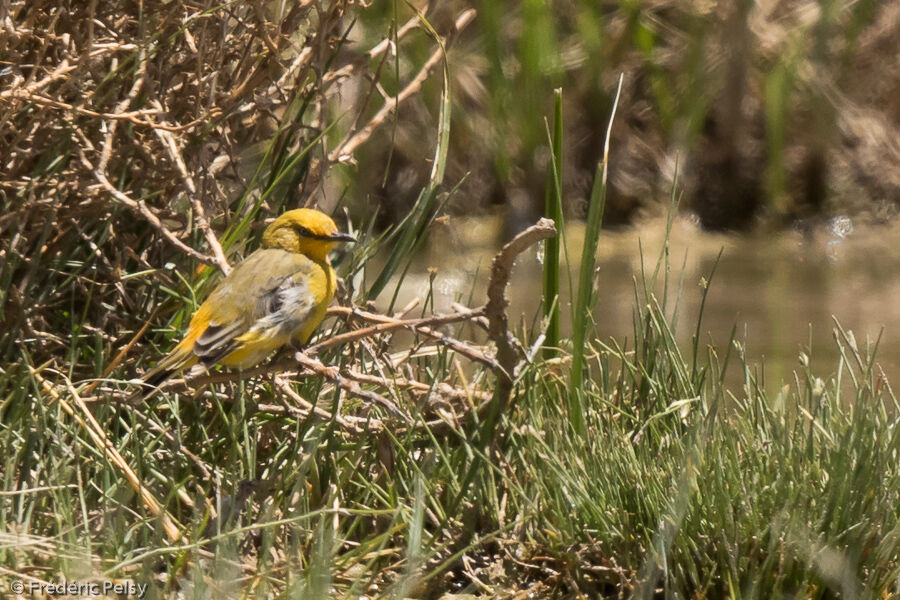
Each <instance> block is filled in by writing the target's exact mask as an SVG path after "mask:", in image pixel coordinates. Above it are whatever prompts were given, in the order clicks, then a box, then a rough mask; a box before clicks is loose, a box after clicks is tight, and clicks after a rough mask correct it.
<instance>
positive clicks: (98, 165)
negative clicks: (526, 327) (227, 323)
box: [0, 0, 900, 376]
mask: <svg viewBox="0 0 900 600" xmlns="http://www.w3.org/2000/svg"><path fill="white" fill-rule="evenodd" d="M473 9H474V12H473ZM0 17H2V19H3V20H4V21H5V22H7V23H9V24H10V27H7V28H5V29H4V30H3V31H2V32H0V44H2V47H3V48H4V51H3V54H2V55H0V89H2V90H3V91H2V96H0V133H2V141H0V159H2V164H3V169H2V171H0V201H2V204H3V214H2V215H0V236H2V244H3V257H4V258H3V260H4V265H3V268H2V273H0V275H2V283H3V286H2V288H3V289H2V290H0V294H2V300H3V302H2V306H3V314H2V325H3V329H4V331H6V332H7V335H6V336H5V337H4V339H3V340H2V347H0V354H2V357H3V358H4V359H7V360H9V359H12V358H14V356H15V355H16V353H17V352H18V351H19V350H20V349H22V348H26V349H27V350H28V351H29V352H30V353H32V360H34V362H36V363H39V362H41V361H42V360H43V359H47V358H50V357H53V356H60V355H61V353H62V354H65V353H68V354H69V355H70V358H71V359H72V360H73V361H74V364H75V365H76V366H75V367H74V368H75V369H76V370H82V371H84V372H83V374H84V375H85V376H86V375H89V374H91V373H96V372H99V371H101V370H102V368H101V366H100V363H101V362H102V361H103V360H105V359H103V358H98V357H102V356H103V355H104V351H103V350H102V348H115V347H117V346H120V345H121V344H123V343H124V341H125V340H126V339H128V338H129V336H130V335H132V334H133V332H134V331H136V330H137V329H139V328H140V326H141V325H142V324H143V322H145V320H146V319H147V318H148V317H149V316H150V315H151V314H153V310H154V308H156V307H158V306H159V304H160V302H161V301H163V300H166V299H168V298H171V297H172V293H170V292H171V290H173V289H176V290H177V289H183V287H181V288H180V287H179V286H182V284H183V283H184V282H191V281H193V279H194V278H196V277H207V276H208V274H209V273H205V272H204V271H203V270H202V269H198V266H201V263H199V262H197V258H198V257H197V256H191V255H190V254H189V253H186V251H185V250H184V248H183V247H180V246H178V245H177V243H176V242H180V243H182V244H183V245H185V246H188V247H191V248H194V249H198V250H199V251H200V252H201V253H205V252H208V250H207V248H208V247H207V236H206V234H205V231H204V228H203V227H202V226H201V225H202V223H203V222H204V221H205V222H208V223H210V224H211V227H212V231H213V232H215V233H216V234H217V235H218V236H219V238H220V240H221V242H222V246H223V249H224V252H225V254H226V255H227V256H228V257H229V260H232V261H233V260H236V259H238V258H239V257H240V255H242V254H243V253H245V252H246V251H247V249H252V248H253V247H255V243H256V241H255V239H256V236H258V235H259V232H260V230H261V227H262V226H263V222H264V221H265V219H268V218H271V217H273V216H274V215H277V214H278V213H280V212H282V211H283V210H285V209H288V208H294V207H296V206H300V205H318V206H319V207H321V208H323V209H324V210H327V211H329V212H337V213H340V214H339V220H340V221H342V222H345V221H346V220H349V222H350V223H352V226H353V227H354V228H357V229H364V230H368V231H371V232H373V234H374V233H377V232H380V231H388V230H390V229H391V228H392V227H393V226H395V225H397V224H398V223H399V222H400V221H401V220H402V219H403V218H404V217H405V216H406V215H408V214H410V211H411V210H412V207H413V206H414V204H415V203H416V200H417V198H418V197H419V196H420V193H421V192H422V190H423V188H424V187H425V186H426V185H427V184H428V182H429V180H430V178H431V176H432V169H433V166H434V164H433V163H434V159H433V157H434V156H435V155H436V154H435V146H436V144H437V140H438V133H439V113H440V107H441V103H442V99H446V100H447V101H449V103H450V107H451V119H450V135H449V147H448V148H447V152H446V155H445V156H444V157H443V160H441V161H440V162H441V165H442V166H443V167H445V169H446V172H445V176H444V178H443V182H442V186H441V187H440V193H439V197H438V202H437V204H436V206H435V208H434V209H433V217H434V218H436V220H434V221H432V223H431V225H430V226H429V227H428V228H427V229H426V230H425V232H424V233H425V235H424V242H423V244H422V245H420V246H419V247H418V248H419V249H418V250H417V252H416V255H415V258H414V261H413V263H412V266H411V267H410V270H409V271H408V273H407V275H408V277H409V278H410V280H409V281H410V282H411V284H410V285H409V286H405V287H404V289H405V290H407V291H405V292H404V293H408V294H409V295H410V296H416V295H421V293H422V290H427V289H428V282H429V281H432V280H433V281H434V282H435V284H436V285H437V288H436V289H437V293H436V294H435V299H434V301H435V306H436V308H437V309H438V310H442V309H444V308H446V307H447V306H449V304H450V303H451V302H453V301H456V300H465V298H467V297H469V295H470V294H472V293H473V286H475V287H474V289H475V290H477V288H478V286H480V285H483V283H481V280H480V279H479V276H478V275H479V273H480V274H483V273H484V272H485V271H486V269H487V266H488V263H487V260H488V257H489V256H490V255H491V253H492V251H493V250H494V249H496V248H497V247H498V245H499V244H501V243H502V242H503V241H504V240H507V239H509V238H510V237H511V236H512V235H513V234H515V233H516V232H517V231H520V230H521V229H523V228H524V227H525V226H527V225H528V224H531V223H533V222H534V220H535V219H536V218H538V217H539V216H541V215H542V214H543V212H544V201H545V195H546V190H547V182H548V169H549V166H550V160H551V158H550V157H551V154H550V151H549V144H548V135H549V128H548V120H549V119H550V118H551V114H552V107H553V95H554V89H556V88H561V89H562V98H563V124H564V126H563V164H562V174H563V176H562V182H561V185H562V190H563V199H564V203H563V204H564V216H565V219H566V222H567V224H568V225H567V231H566V243H567V245H568V247H569V254H571V256H573V257H577V256H580V252H581V249H580V239H581V236H582V229H583V226H582V225H581V223H582V219H583V218H584V216H585V213H586V209H587V203H588V198H589V195H590V190H591V185H592V182H593V178H594V173H595V169H596V167H597V164H598V161H600V159H601V158H602V153H603V140H604V136H605V133H606V128H607V124H608V122H609V119H610V112H611V108H612V103H613V98H614V95H615V90H616V84H617V81H618V78H619V77H620V75H621V76H622V77H623V86H622V93H621V98H620V100H619V105H618V114H617V115H616V118H615V121H614V123H613V126H612V134H611V140H610V159H609V188H608V194H607V203H606V211H605V217H604V228H605V233H604V235H603V236H601V243H600V245H599V248H598V263H597V264H598V273H597V277H598V279H599V281H600V282H601V284H600V290H601V298H600V302H599V304H598V307H597V311H596V315H595V318H596V319H597V321H598V323H600V331H601V332H606V333H608V335H610V336H619V335H627V332H628V331H630V328H631V319H630V313H631V300H632V299H633V285H634V278H635V277H636V276H638V275H639V273H640V272H641V269H642V268H644V267H645V266H646V264H647V261H648V260H651V261H655V259H656V257H657V256H658V255H659V253H660V251H661V250H662V249H663V248H664V247H665V242H664V238H665V235H664V233H665V230H666V219H667V216H666V215H667V213H668V212H669V210H670V208H669V207H670V206H671V205H672V204H673V202H672V199H673V198H675V199H676V200H677V215H676V216H675V222H674V226H673V227H672V231H673V234H672V239H671V245H670V246H669V247H668V250H669V256H670V257H671V262H672V265H673V266H672V273H671V281H672V282H674V283H676V284H678V282H680V284H679V285H680V286H681V289H682V295H683V302H682V303H681V305H680V306H681V308H682V310H684V311H686V313H687V314H686V315H685V318H684V319H683V320H682V322H683V323H685V324H686V325H685V327H686V331H685V332H683V333H684V335H685V336H688V335H690V333H691V331H692V327H693V325H687V324H691V323H692V316H691V315H692V314H695V313H696V311H697V309H698V307H699V301H700V298H701V297H702V289H701V286H700V285H699V284H700V283H701V282H702V281H701V280H702V278H705V277H708V275H709V273H710V272H711V270H712V267H713V265H714V264H715V261H716V257H717V255H718V253H719V251H720V250H721V249H723V248H724V254H723V258H722V259H721V262H720V264H719V267H718V271H717V274H716V277H715V278H714V280H713V283H712V286H713V287H712V288H711V290H712V291H711V296H710V304H709V306H708V311H709V312H708V315H707V316H708V318H707V319H706V320H705V321H704V328H706V329H708V331H709V332H710V334H709V338H710V339H713V340H716V341H717V342H718V343H722V342H725V341H727V340H728V338H729V336H730V332H731V330H732V327H733V326H734V325H735V324H737V330H736V331H737V333H738V335H741V332H743V331H745V330H746V331H749V332H751V334H750V335H749V339H748V341H749V342H750V348H751V355H754V356H760V357H763V358H764V359H765V360H767V361H769V363H768V364H769V365H770V366H771V365H772V364H773V363H774V364H775V365H776V366H775V367H774V368H776V370H777V373H778V374H787V373H788V372H789V368H791V367H792V365H793V364H794V362H795V361H796V358H797V354H798V352H799V351H800V350H801V349H804V348H805V349H806V350H805V351H806V352H812V354H813V355H814V356H820V355H825V356H827V357H829V358H833V357H834V356H835V352H834V351H833V346H832V344H831V331H832V327H833V323H832V315H834V316H835V317H836V318H837V319H838V320H839V321H840V322H841V323H842V324H843V325H844V326H845V327H848V328H850V329H853V330H854V331H855V332H856V333H857V335H858V336H859V339H860V344H863V340H864V339H865V338H866V337H870V338H872V339H874V338H876V337H877V336H878V335H879V332H880V331H881V328H882V327H886V331H887V333H886V334H885V338H884V340H885V341H884V343H882V349H881V357H882V360H883V361H884V364H886V365H889V367H890V368H889V369H888V370H894V371H896V370H897V369H898V368H900V342H898V340H897V337H896V336H897V335H898V334H897V333H896V332H897V331H900V303H898V302H896V300H895V299H896V291H897V290H898V289H900V250H898V244H897V243H896V241H895V240H897V239H898V237H897V233H898V229H897V224H896V213H897V211H898V207H900V141H898V140H900V136H898V133H900V130H898V121H900V61H898V56H900V4H898V3H896V2H879V1H875V0H857V1H838V0H814V1H811V0H792V1H779V2H775V1H770V0H761V1H758V2H751V1H749V0H733V1H731V2H715V1H708V0H696V1H690V2H673V1H671V0H656V1H637V0H620V1H603V2H598V1H581V0H559V1H548V0H521V1H506V2H494V1H490V2H471V3H470V2H461V1H449V2H433V3H427V2H415V3H412V4H409V3H403V2H377V3H370V4H363V3H355V2H349V1H338V2H331V3H317V2H308V1H305V2H304V1H301V2H293V3H290V2H269V3H265V4H257V5H254V6H244V5H240V4H238V5H228V6H226V7H220V6H218V5H215V6H214V5H209V6H205V5H203V4H202V3H200V4H192V3H186V2H171V3H161V4H153V5H147V6H145V5H143V4H129V3H126V5H121V3H103V2H98V3H89V4H82V3H77V2H72V3H65V2H63V3H61V4H58V5H54V6H49V5H47V6H45V5H42V4H40V3H36V4H35V3H22V2H10V3H4V4H3V5H2V6H0ZM437 39H440V40H441V43H442V44H443V46H444V48H446V52H447V54H446V66H447V76H448V81H449V87H445V85H444V82H443V80H442V76H441V75H442V66H443V64H444V63H443V61H442V58H443V56H444V55H443V53H442V52H441V47H440V46H439V44H438V42H437V41H436V40H437ZM392 103H397V104H398V105H399V108H397V110H391V109H392ZM437 217H441V218H437ZM154 219H155V220H154ZM166 232H168V234H167V233H166ZM538 254H539V253H538ZM567 256H568V255H566V254H564V260H565V261H566V263H567V264H568V258H567ZM370 258H371V260H372V264H373V265H378V264H379V261H380V260H381V261H383V260H384V258H383V256H382V255H381V254H379V253H378V252H373V255H372V256H371V257H370ZM539 259H540V257H539V256H538V255H535V256H533V257H530V258H529V260H531V261H532V263H531V264H530V265H527V264H526V265H524V266H523V268H522V272H521V273H520V274H518V275H517V276H516V278H515V279H514V283H513V285H514V286H515V287H514V290H515V294H514V297H515V298H514V307H515V308H517V309H519V310H520V311H521V313H523V314H524V315H525V316H526V318H527V319H531V318H532V316H533V314H534V311H536V310H537V305H538V302H539V296H540V294H538V293H535V290H536V289H538V286H540V270H541V267H540V260H539ZM573 260H576V259H575V258H573ZM651 264H652V263H651ZM164 267H165V268H164ZM429 269H436V271H429ZM416 281H418V282H419V284H418V285H416V284H415V282H416ZM148 284H150V285H148ZM360 285H363V283H360ZM161 287H163V288H167V289H168V290H169V292H166V291H165V290H162V289H161ZM563 287H564V288H565V287H566V286H563ZM357 289H360V288H359V286H357ZM474 293H475V294H476V296H477V297H480V293H481V292H480V291H475V292H474ZM565 293H566V292H565V291H564V294H565ZM177 295H178V294H175V296H177ZM179 300H180V301H183V300H184V298H180V299H179ZM388 301H390V298H388V299H386V300H385V299H383V298H382V299H379V302H380V307H381V308H385V307H386V306H387V303H388ZM561 302H565V303H567V302H568V298H567V297H564V298H563V299H561ZM173 310H174V309H170V308H166V307H163V309H162V312H161V317H156V318H157V320H160V319H166V318H168V317H170V316H171V315H173V314H176V317H175V321H170V325H172V326H173V327H175V328H176V329H177V328H178V327H179V323H180V321H179V319H183V318H184V317H183V316H181V315H179V314H177V313H173ZM811 331H812V332H813V333H812V334H810V332H811ZM74 339H88V340H94V342H93V343H92V344H88V345H87V346H78V347H77V350H76V349H75V347H76V344H75V343H74V342H72V340H74ZM810 344H811V345H810ZM91 348H94V349H93V350H92V349H91Z"/></svg>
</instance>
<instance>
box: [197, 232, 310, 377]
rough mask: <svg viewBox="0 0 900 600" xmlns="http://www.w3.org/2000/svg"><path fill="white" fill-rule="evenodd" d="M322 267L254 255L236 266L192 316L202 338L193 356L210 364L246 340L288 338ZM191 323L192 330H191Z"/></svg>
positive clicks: (277, 254)
mask: <svg viewBox="0 0 900 600" xmlns="http://www.w3.org/2000/svg"><path fill="white" fill-rule="evenodd" d="M317 269H319V270H321V267H320V266H319V265H317V264H316V263H314V262H313V261H311V260H310V259H308V258H306V257H305V256H303V255H301V254H297V253H295V252H287V251H285V250H278V249H265V250H258V251H256V252H254V253H253V254H251V255H250V256H249V257H247V259H246V260H244V261H243V262H242V263H240V264H239V265H238V266H237V267H236V268H235V269H234V271H232V272H231V274H229V275H228V277H226V278H225V280H224V281H223V282H222V283H221V284H220V285H219V287H218V288H216V289H215V290H214V291H213V293H212V294H211V295H210V297H209V298H208V299H207V301H206V302H204V303H203V306H201V307H200V309H199V310H198V311H197V315H196V316H195V319H197V320H198V323H197V326H198V327H203V330H202V333H200V334H199V336H198V337H197V338H196V340H195V341H194V344H193V349H192V351H193V354H194V355H195V356H196V357H197V359H198V360H199V361H200V362H202V363H203V364H205V365H207V366H208V365H212V364H214V363H216V362H218V361H220V360H221V359H222V358H223V357H225V356H227V355H228V354H230V353H231V352H233V351H234V350H235V349H236V348H237V347H238V346H240V345H241V343H242V342H244V341H246V338H247V336H248V335H249V336H251V337H253V336H271V337H273V338H275V337H287V336H289V335H290V333H291V332H292V331H293V330H295V329H296V328H297V327H299V326H300V324H301V323H303V321H305V320H306V318H307V317H308V316H309V314H310V312H311V311H312V309H313V308H314V306H315V297H314V294H312V293H310V286H309V281H310V278H311V277H312V276H314V275H315V273H316V270H317ZM194 325H195V323H194V320H193V319H192V322H191V329H193V328H194Z"/></svg>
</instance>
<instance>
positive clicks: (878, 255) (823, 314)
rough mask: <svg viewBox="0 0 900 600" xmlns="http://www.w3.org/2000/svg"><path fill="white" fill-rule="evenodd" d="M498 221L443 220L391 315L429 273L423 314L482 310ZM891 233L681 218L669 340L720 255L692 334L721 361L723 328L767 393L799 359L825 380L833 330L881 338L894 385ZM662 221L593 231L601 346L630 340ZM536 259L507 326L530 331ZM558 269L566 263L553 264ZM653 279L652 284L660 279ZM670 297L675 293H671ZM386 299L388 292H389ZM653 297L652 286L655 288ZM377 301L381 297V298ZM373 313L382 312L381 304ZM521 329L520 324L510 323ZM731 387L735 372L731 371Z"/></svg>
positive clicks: (899, 344) (517, 289) (899, 336)
mask: <svg viewBox="0 0 900 600" xmlns="http://www.w3.org/2000/svg"><path fill="white" fill-rule="evenodd" d="M497 231H499V223H498V222H496V221H494V220H492V219H462V218H457V219H451V220H450V221H449V222H448V223H447V224H444V225H442V226H441V227H439V228H438V229H436V230H435V231H433V232H432V235H431V237H430V241H429V245H428V249H427V251H426V252H424V253H423V255H422V256H421V257H419V258H417V260H416V262H415V264H414V267H413V269H411V270H410V273H409V275H408V276H407V279H406V281H405V282H404V285H403V286H402V289H401V293H400V294H399V296H398V302H397V306H398V307H400V306H403V305H405V304H406V303H407V302H408V301H409V300H411V299H412V298H413V297H415V296H419V297H422V298H424V297H425V294H426V293H427V291H428V286H429V273H428V269H429V268H434V269H436V274H435V277H434V284H433V287H434V304H435V310H436V311H438V312H446V311H450V310H451V303H452V302H454V301H457V300H460V299H461V301H462V302H463V303H464V304H469V302H468V298H469V297H470V295H471V297H472V298H473V300H472V302H471V303H470V304H471V305H473V306H474V305H476V304H479V303H481V302H483V299H484V294H485V287H486V279H487V273H488V271H489V268H490V261H491V258H492V256H493V254H494V252H495V251H496V248H497V247H498V242H497V240H496V237H497ZM898 233H900V227H897V226H891V227H888V226H880V227H861V226H855V224H854V223H853V222H852V220H851V219H849V218H848V217H835V218H833V219H831V220H830V221H828V222H827V223H821V224H818V225H805V226H803V227H798V228H797V229H796V230H791V231H787V232H784V233H780V234H776V235H754V236H733V235H721V234H710V233H706V232H703V231H701V230H700V229H699V228H698V227H697V225H696V220H695V219H692V218H691V217H690V215H686V216H684V217H679V218H678V219H677V220H676V222H675V224H674V226H673V230H672V236H671V238H670V240H669V257H670V270H669V274H668V276H669V281H670V306H674V298H675V297H676V296H677V297H678V311H679V318H678V321H677V329H676V335H677V337H678V339H679V340H680V341H681V342H682V343H683V344H685V348H686V347H687V344H689V343H690V338H691V336H692V335H693V333H694V330H695V327H696V319H697V313H698V310H699V305H700V301H701V298H702V293H703V289H702V281H703V280H704V278H708V277H709V274H710V272H711V270H712V268H713V265H714V263H715V260H716V256H717V255H718V253H719V251H720V250H723V254H722V258H721V261H720V262H719V265H718V268H717V269H716V272H715V276H714V277H713V279H712V282H711V285H710V291H709V296H708V300H707V304H706V307H705V313H704V316H703V324H702V328H701V331H702V332H703V333H702V336H703V337H702V339H701V341H702V342H703V344H704V345H706V344H714V345H716V346H718V347H719V355H720V356H722V355H724V350H725V349H724V345H725V344H726V343H727V341H728V337H729V335H730V333H731V330H732V327H733V326H734V325H735V324H736V325H737V335H738V339H739V340H741V341H742V342H745V344H746V348H747V355H748V357H749V358H750V360H751V361H752V362H753V363H756V364H762V363H764V364H765V371H766V381H767V387H769V388H770V390H772V389H776V388H777V387H780V386H781V385H782V384H783V383H785V382H790V380H791V379H792V378H793V377H792V375H791V372H792V371H793V370H794V369H796V368H797V367H798V366H799V362H798V357H799V354H800V352H801V351H803V352H806V353H808V354H809V356H810V364H811V368H812V370H813V372H814V373H815V374H816V375H818V376H820V377H823V378H825V377H828V376H830V375H832V374H833V373H834V371H835V369H836V367H837V364H838V362H837V359H838V351H837V348H836V346H835V343H834V340H833V337H832V336H833V331H834V328H835V326H834V321H833V317H834V318H836V319H837V320H838V321H839V322H840V324H841V325H842V326H843V327H844V328H845V329H848V330H852V331H853V332H854V334H855V336H856V339H857V341H858V343H859V345H860V347H861V348H864V347H865V340H866V339H867V338H868V339H871V340H873V341H874V340H875V339H876V338H877V337H878V335H879V332H880V331H881V330H882V328H883V329H884V334H883V337H882V341H881V344H880V347H879V350H878V354H877V362H878V364H879V365H880V366H881V368H882V369H883V370H884V372H885V374H886V375H887V376H888V378H889V380H896V378H895V376H894V375H895V374H898V375H900V300H898V298H900V245H898V244H897V243H895V240H897V239H900V237H898ZM582 238H583V229H582V227H580V226H579V225H573V226H571V227H570V228H569V229H568V230H567V231H566V243H567V245H568V248H569V260H570V261H571V264H572V270H571V273H572V286H573V288H574V287H575V286H577V281H576V279H575V278H576V277H577V265H578V262H579V260H580V257H581V246H582ZM664 239H665V222H664V221H662V220H657V221H652V222H648V223H643V224H641V225H640V226H637V227H635V228H631V229H628V230H625V231H619V232H604V233H603V235H602V238H601V240H600V244H599V247H598V249H597V268H598V271H597V281H598V286H599V289H600V296H599V300H598V303H597V306H596V309H595V311H594V316H595V320H596V322H597V330H598V332H599V335H600V337H601V338H608V337H610V336H612V337H615V338H616V339H617V340H619V343H620V344H621V343H623V342H624V340H625V339H626V338H627V339H628V340H629V346H631V340H632V339H633V331H632V316H633V307H634V304H635V296H634V284H635V281H640V280H641V265H642V259H641V255H642V253H643V265H644V270H645V272H646V273H647V274H648V276H649V274H651V273H652V272H653V269H654V267H655V264H656V260H657V258H658V256H659V255H660V252H661V250H662V248H663V243H664ZM542 258H543V253H542V252H541V249H539V248H532V249H531V250H530V251H528V252H525V253H524V254H522V255H521V256H520V257H519V259H518V261H517V262H516V268H515V269H514V271H513V274H512V279H511V285H510V290H509V297H510V317H511V323H514V324H517V323H520V322H524V323H527V324H528V326H529V327H531V324H532V323H533V322H534V317H535V315H536V314H537V312H538V310H539V307H540V298H541V289H542V282H541V272H542V268H543V267H542V264H541V262H542V260H541V259H542ZM563 260H565V255H563ZM662 277H663V275H662V274H661V275H660V279H662ZM562 288H563V289H562V296H563V297H562V298H561V299H560V306H561V307H562V324H563V329H564V332H566V333H567V331H566V328H567V326H568V323H569V315H570V313H571V304H570V302H569V283H568V282H567V280H566V279H565V270H564V280H563V283H562ZM679 288H680V289H681V291H680V293H679V292H678V290H679ZM388 289H389V290H391V292H392V291H393V290H392V287H391V286H389V287H388ZM656 292H657V295H658V297H659V298H661V297H662V288H661V286H660V287H658V288H657V290H656ZM389 296H390V294H388V293H385V294H383V295H382V298H385V297H387V298H389ZM380 308H382V309H384V308H386V307H385V306H380ZM520 319H524V321H521V320H520ZM730 379H731V381H732V382H735V383H737V382H739V381H740V374H739V373H737V372H736V371H733V372H732V373H731V378H730Z"/></svg>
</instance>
